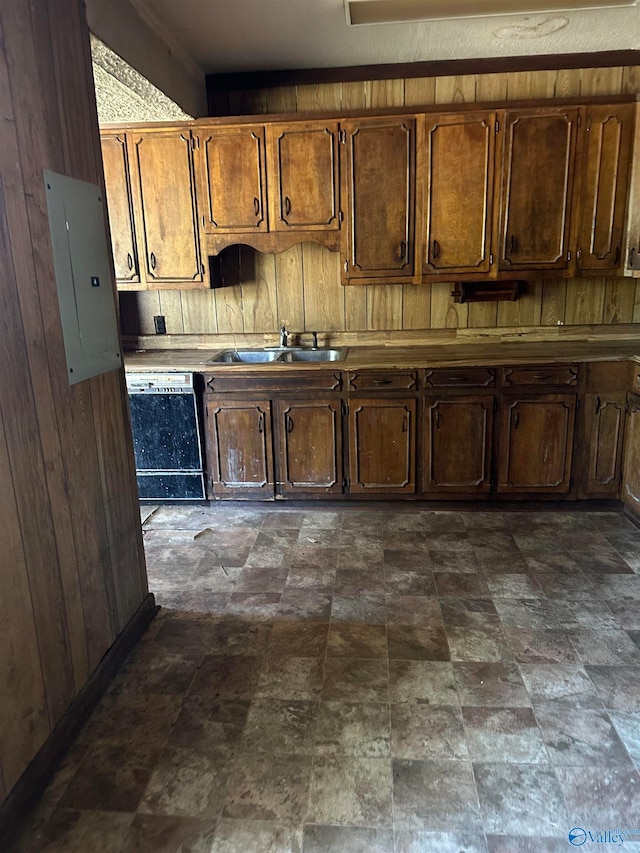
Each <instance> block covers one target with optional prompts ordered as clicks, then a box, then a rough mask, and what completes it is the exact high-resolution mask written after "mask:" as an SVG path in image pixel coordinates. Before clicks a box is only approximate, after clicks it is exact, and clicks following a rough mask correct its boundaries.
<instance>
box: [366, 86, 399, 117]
mask: <svg viewBox="0 0 640 853" xmlns="http://www.w3.org/2000/svg"><path fill="white" fill-rule="evenodd" d="M364 91H365V107H366V108H367V109H368V110H371V109H375V108H380V109H381V108H382V107H402V106H404V80H403V79H402V78H401V79H398V80H367V81H366V82H365V86H364Z"/></svg>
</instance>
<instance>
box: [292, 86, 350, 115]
mask: <svg viewBox="0 0 640 853" xmlns="http://www.w3.org/2000/svg"><path fill="white" fill-rule="evenodd" d="M296 105H297V109H298V112H300V113H305V112H318V111H322V110H327V111H330V110H336V111H338V110H340V108H341V106H342V84H341V83H317V84H314V85H308V86H296Z"/></svg>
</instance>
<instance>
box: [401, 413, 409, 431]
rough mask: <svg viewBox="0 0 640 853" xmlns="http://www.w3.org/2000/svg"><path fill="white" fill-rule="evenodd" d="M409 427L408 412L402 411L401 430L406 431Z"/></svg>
mask: <svg viewBox="0 0 640 853" xmlns="http://www.w3.org/2000/svg"><path fill="white" fill-rule="evenodd" d="M408 429H409V414H408V413H407V412H405V413H404V416H403V418H402V432H407V431H408Z"/></svg>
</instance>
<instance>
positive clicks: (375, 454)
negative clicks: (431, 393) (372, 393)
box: [349, 399, 416, 494]
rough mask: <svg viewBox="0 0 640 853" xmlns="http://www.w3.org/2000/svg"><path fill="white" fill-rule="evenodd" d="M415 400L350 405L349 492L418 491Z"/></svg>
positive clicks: (357, 401)
mask: <svg viewBox="0 0 640 853" xmlns="http://www.w3.org/2000/svg"><path fill="white" fill-rule="evenodd" d="M415 419H416V401H415V400H403V399H386V400H385V399H367V400H352V401H351V402H350V403H349V426H350V432H349V449H350V461H349V464H350V491H351V493H352V494H354V493H365V492H371V493H375V492H379V493H408V494H412V493H413V492H415Z"/></svg>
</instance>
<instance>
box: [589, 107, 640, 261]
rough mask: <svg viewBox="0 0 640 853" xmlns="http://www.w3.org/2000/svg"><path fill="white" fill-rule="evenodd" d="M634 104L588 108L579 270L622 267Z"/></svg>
mask: <svg viewBox="0 0 640 853" xmlns="http://www.w3.org/2000/svg"><path fill="white" fill-rule="evenodd" d="M633 115H634V113H633V105H632V104H618V105H615V106H603V107H602V106H590V107H588V111H587V117H586V123H585V128H584V139H585V148H584V157H583V162H582V191H581V209H582V216H581V220H580V233H579V235H578V239H577V245H578V261H579V266H580V269H582V270H597V271H605V272H606V271H611V270H615V269H617V268H618V267H619V266H620V261H621V252H622V244H623V239H624V225H625V215H626V208H627V190H628V185H629V173H630V170H631V152H632V140H633Z"/></svg>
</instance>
